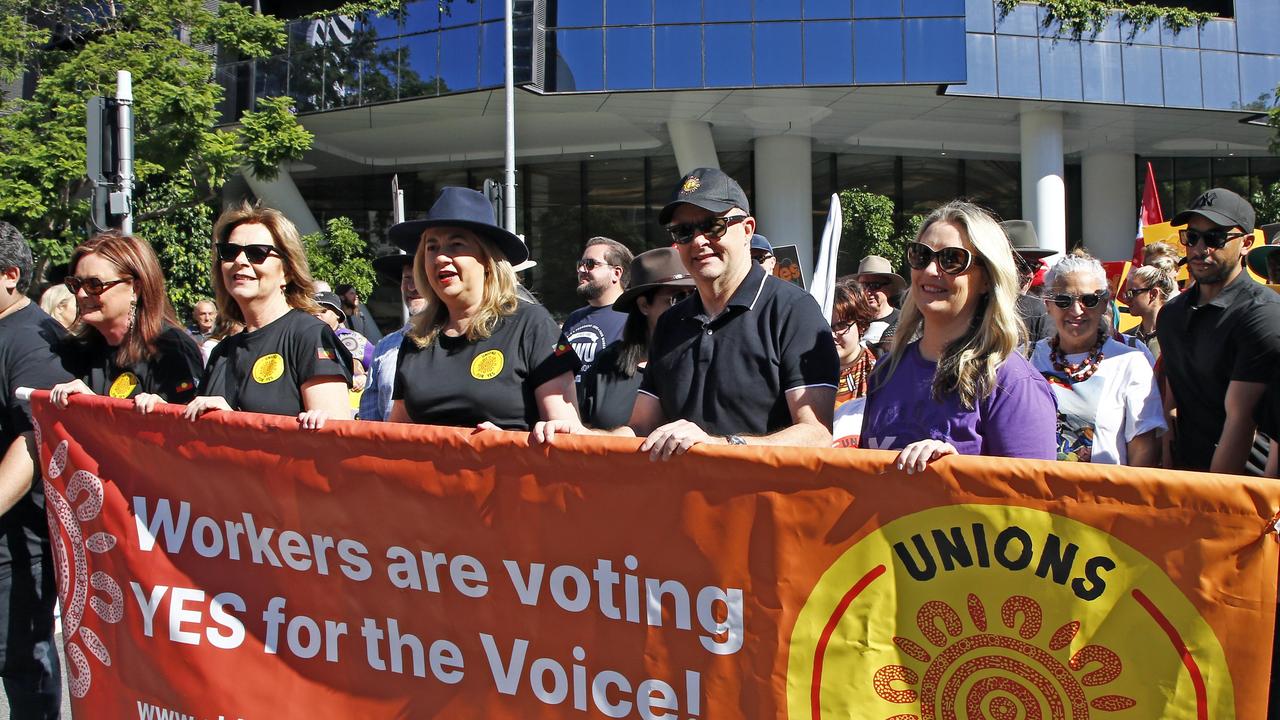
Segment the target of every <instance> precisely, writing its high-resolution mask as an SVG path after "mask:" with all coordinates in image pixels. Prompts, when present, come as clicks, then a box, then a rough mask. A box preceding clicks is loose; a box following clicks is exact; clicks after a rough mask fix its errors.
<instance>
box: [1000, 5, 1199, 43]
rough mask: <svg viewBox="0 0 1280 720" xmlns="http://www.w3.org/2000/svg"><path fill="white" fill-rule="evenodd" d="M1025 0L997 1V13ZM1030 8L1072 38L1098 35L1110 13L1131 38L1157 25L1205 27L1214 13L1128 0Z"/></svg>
mask: <svg viewBox="0 0 1280 720" xmlns="http://www.w3.org/2000/svg"><path fill="white" fill-rule="evenodd" d="M1026 1H1028V0H999V4H1000V12H1001V14H1002V15H1007V14H1009V13H1010V12H1012V11H1013V9H1014V8H1016V7H1017V6H1018V5H1019V4H1020V3H1022V2H1026ZM1029 1H1030V2H1031V3H1032V4H1035V5H1039V6H1040V7H1043V8H1044V9H1045V10H1046V12H1045V16H1044V26H1045V27H1046V28H1048V27H1052V26H1053V25H1054V24H1055V23H1057V24H1060V25H1062V26H1063V27H1065V28H1066V29H1067V31H1068V32H1070V33H1071V34H1072V36H1074V37H1076V38H1080V37H1081V36H1083V35H1087V34H1093V33H1097V32H1099V31H1101V30H1102V28H1103V27H1105V26H1106V24H1107V20H1108V19H1109V18H1110V16H1111V14H1112V13H1118V14H1119V15H1120V19H1121V20H1122V21H1124V22H1126V23H1128V24H1129V25H1130V30H1129V34H1130V36H1131V37H1132V36H1134V35H1136V34H1137V33H1138V31H1140V30H1145V29H1146V28H1148V27H1150V26H1151V25H1152V24H1154V23H1156V22H1162V23H1164V26H1165V27H1167V28H1169V29H1170V30H1173V31H1174V32H1175V33H1176V32H1180V31H1182V30H1185V29H1187V28H1190V27H1196V26H1200V25H1204V24H1205V23H1206V22H1208V21H1210V20H1212V19H1213V17H1214V15H1213V13H1209V12H1200V11H1197V10H1191V9H1190V8H1185V7H1170V6H1166V5H1156V4H1153V3H1147V2H1131V1H1130V0H1029Z"/></svg>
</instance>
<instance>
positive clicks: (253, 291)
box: [185, 204, 351, 429]
mask: <svg viewBox="0 0 1280 720" xmlns="http://www.w3.org/2000/svg"><path fill="white" fill-rule="evenodd" d="M213 267H214V270H213V290H214V301H215V302H216V303H217V305H218V315H219V316H220V317H221V318H222V319H223V321H224V322H226V323H232V322H237V323H243V324H244V331H243V332H241V333H238V334H236V335H232V336H230V337H228V338H226V339H225V340H223V341H222V342H220V343H218V346H217V347H215V348H214V349H213V352H212V353H211V354H210V356H209V364H208V366H207V367H206V368H205V374H204V380H203V381H202V382H201V386H200V397H197V398H196V399H195V400H192V401H191V403H190V404H189V405H187V409H186V413H185V415H186V417H187V418H188V419H189V420H195V419H196V418H197V417H199V416H200V415H201V414H202V413H205V412H208V411H210V410H242V411H247V412H259V413H267V414H271V415H295V416H297V418H298V422H299V423H301V424H302V426H303V427H304V428H308V429H315V428H320V427H322V426H323V425H324V423H325V420H326V419H328V418H338V419H344V420H346V419H350V418H351V408H350V403H349V401H348V399H347V389H348V388H349V387H350V386H351V354H350V353H349V352H348V351H347V349H346V348H345V347H343V346H342V343H340V342H338V338H337V336H335V335H334V334H333V331H331V330H330V329H329V326H327V325H325V324H324V323H323V322H321V321H320V320H317V319H316V318H314V317H312V315H313V313H316V312H319V310H320V308H319V306H318V305H316V303H315V300H313V299H312V297H311V296H312V295H313V294H314V292H315V284H314V282H313V281H312V279H311V271H310V270H309V269H308V268H307V258H306V254H305V253H304V252H303V248H302V238H301V237H299V235H298V230H297V228H295V227H294V226H293V223H291V222H289V220H288V218H286V217H285V216H284V215H283V214H282V213H280V212H279V211H278V210H273V209H271V208H264V207H253V206H250V205H247V204H246V205H241V206H240V207H237V208H232V209H230V210H227V211H226V212H224V213H222V216H221V217H219V218H218V222H217V223H216V224H215V225H214V226H213Z"/></svg>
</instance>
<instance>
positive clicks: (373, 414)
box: [360, 354, 387, 421]
mask: <svg viewBox="0 0 1280 720" xmlns="http://www.w3.org/2000/svg"><path fill="white" fill-rule="evenodd" d="M381 372H382V356H381V355H377V354H375V355H374V356H373V362H371V363H369V377H368V379H366V380H365V383H364V392H363V393H362V394H361V395H360V419H361V420H375V421H381V420H386V419H387V418H385V417H383V416H382V388H381V387H379V384H380V383H379V382H378V378H379V376H380V375H381Z"/></svg>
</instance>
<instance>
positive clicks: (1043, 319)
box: [1017, 295, 1053, 348]
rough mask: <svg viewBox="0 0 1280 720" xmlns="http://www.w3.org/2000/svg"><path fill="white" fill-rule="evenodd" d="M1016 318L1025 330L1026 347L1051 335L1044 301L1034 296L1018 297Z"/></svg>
mask: <svg viewBox="0 0 1280 720" xmlns="http://www.w3.org/2000/svg"><path fill="white" fill-rule="evenodd" d="M1017 308H1018V317H1020V318H1022V324H1023V325H1024V326H1026V328H1027V340H1026V344H1027V347H1028V348H1030V347H1031V346H1032V345H1035V344H1036V342H1038V341H1040V340H1043V339H1045V338H1047V337H1049V336H1050V335H1051V334H1053V321H1051V320H1050V319H1049V310H1048V309H1047V308H1045V305H1044V300H1043V299H1042V298H1038V297H1036V296H1034V295H1019V296H1018V304H1017Z"/></svg>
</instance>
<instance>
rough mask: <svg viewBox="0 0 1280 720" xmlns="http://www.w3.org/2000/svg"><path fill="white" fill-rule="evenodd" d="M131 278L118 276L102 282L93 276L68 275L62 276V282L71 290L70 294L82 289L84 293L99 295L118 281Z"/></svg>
mask: <svg viewBox="0 0 1280 720" xmlns="http://www.w3.org/2000/svg"><path fill="white" fill-rule="evenodd" d="M132 279H133V278H127V277H126V278H120V279H119V280H108V281H106V282H102V281H101V280H99V279H98V278H95V277H90V278H78V277H75V276H72V275H68V276H67V277H65V278H62V284H63V285H66V286H67V289H68V290H70V291H71V294H72V295H75V294H76V293H78V292H80V291H81V290H84V292H85V294H86V295H101V294H102V293H104V292H106V291H108V290H110V289H111V288H113V287H115V286H116V285H119V284H120V283H127V282H129V281H130V280H132Z"/></svg>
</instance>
